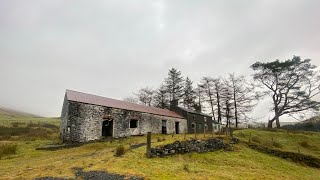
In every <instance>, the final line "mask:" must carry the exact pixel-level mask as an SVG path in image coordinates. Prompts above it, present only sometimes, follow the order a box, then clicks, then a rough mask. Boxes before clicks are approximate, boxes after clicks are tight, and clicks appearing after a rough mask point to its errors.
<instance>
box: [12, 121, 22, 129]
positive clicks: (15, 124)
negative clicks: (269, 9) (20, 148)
mask: <svg viewBox="0 0 320 180" xmlns="http://www.w3.org/2000/svg"><path fill="white" fill-rule="evenodd" d="M11 125H12V127H15V128H16V127H19V126H25V125H26V123H24V122H13V123H11Z"/></svg>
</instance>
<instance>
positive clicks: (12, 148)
mask: <svg viewBox="0 0 320 180" xmlns="http://www.w3.org/2000/svg"><path fill="white" fill-rule="evenodd" d="M16 153H17V145H16V144H12V143H4V144H0V159H1V158H2V157H3V156H6V155H12V154H16Z"/></svg>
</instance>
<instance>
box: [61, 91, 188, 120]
mask: <svg viewBox="0 0 320 180" xmlns="http://www.w3.org/2000/svg"><path fill="white" fill-rule="evenodd" d="M79 94H81V95H83V97H79V96H77V95H79ZM68 95H69V96H68ZM66 96H67V99H68V100H70V101H76V102H83V103H88V104H97V105H102V106H107V107H108V106H109V107H114V108H119V109H128V110H132V111H139V112H148V113H151V114H158V115H163V116H171V117H178V118H183V117H182V116H181V115H179V114H178V113H176V112H174V111H171V110H168V109H161V108H158V107H153V106H146V105H142V104H136V103H132V102H127V101H124V100H118V99H113V98H108V97H104V96H100V95H94V94H89V93H84V92H80V91H75V90H70V89H66ZM90 96H91V97H96V98H98V100H97V99H92V98H90ZM99 99H100V102H99ZM101 100H102V101H101ZM108 101H114V102H113V103H114V104H113V105H111V104H110V103H111V102H108ZM116 103H119V104H116ZM143 109H145V111H143ZM165 113H169V114H171V115H168V114H166V115H165Z"/></svg>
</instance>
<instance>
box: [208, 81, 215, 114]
mask: <svg viewBox="0 0 320 180" xmlns="http://www.w3.org/2000/svg"><path fill="white" fill-rule="evenodd" d="M208 93H209V100H210V105H211V111H212V116H213V120H216V117H215V115H214V110H213V102H212V97H211V91H210V87H208Z"/></svg>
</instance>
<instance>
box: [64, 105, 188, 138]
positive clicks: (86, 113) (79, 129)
mask: <svg viewBox="0 0 320 180" xmlns="http://www.w3.org/2000/svg"><path fill="white" fill-rule="evenodd" d="M66 101H67V100H66V99H65V102H64V105H63V110H62V114H61V120H62V123H61V130H60V131H61V137H62V139H63V141H65V142H86V141H91V140H97V139H101V138H103V137H102V124H103V121H104V119H103V117H105V116H109V117H111V118H112V119H113V137H126V136H131V135H140V134H141V135H142V134H146V133H147V132H148V131H151V132H152V133H153V134H158V133H161V130H162V120H166V122H167V133H168V134H172V133H175V122H179V131H180V133H184V132H186V130H187V121H186V120H185V119H180V118H172V117H165V116H160V115H154V114H149V113H143V112H136V111H130V110H124V109H116V108H111V107H104V106H98V105H92V104H85V103H79V102H72V101H67V102H66ZM131 119H135V120H138V127H137V128H130V127H129V124H130V120H131Z"/></svg>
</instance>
